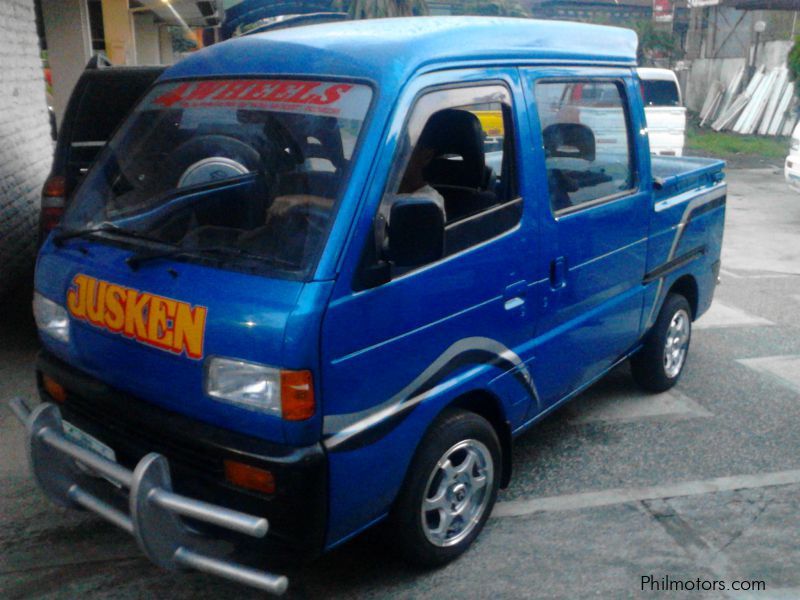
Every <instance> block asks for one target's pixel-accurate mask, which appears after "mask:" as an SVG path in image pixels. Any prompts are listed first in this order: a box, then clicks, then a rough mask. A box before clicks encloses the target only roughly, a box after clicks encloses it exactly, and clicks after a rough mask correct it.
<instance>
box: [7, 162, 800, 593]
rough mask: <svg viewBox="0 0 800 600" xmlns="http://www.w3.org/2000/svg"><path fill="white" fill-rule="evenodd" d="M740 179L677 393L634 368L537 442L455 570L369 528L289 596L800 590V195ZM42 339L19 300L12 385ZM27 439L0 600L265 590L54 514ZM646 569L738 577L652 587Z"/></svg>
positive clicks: (564, 415) (11, 341)
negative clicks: (647, 384) (414, 560)
mask: <svg viewBox="0 0 800 600" xmlns="http://www.w3.org/2000/svg"><path fill="white" fill-rule="evenodd" d="M729 185H730V193H729V197H728V217H727V230H726V234H725V242H724V250H723V269H724V270H723V273H722V280H723V285H722V286H720V287H719V288H718V290H717V296H716V300H715V305H714V307H713V308H712V311H710V312H709V314H707V315H706V316H705V317H703V318H702V319H701V320H700V321H698V323H697V327H696V329H695V332H694V338H693V341H692V349H691V352H690V357H689V362H688V364H687V367H686V372H685V374H684V377H683V379H682V380H681V382H680V384H679V385H678V387H677V388H676V389H675V390H673V391H671V392H669V393H667V394H664V395H660V396H648V395H644V394H642V393H641V392H640V391H639V390H638V389H637V388H636V387H635V386H634V385H633V383H632V382H631V380H630V375H629V373H628V369H627V367H626V366H623V367H621V368H619V369H617V370H615V371H614V372H613V373H611V374H610V375H609V376H607V377H606V378H604V379H603V380H602V381H601V382H599V383H598V384H597V385H596V386H594V387H593V388H592V389H591V390H589V391H587V392H586V393H585V394H583V395H582V396H581V397H580V398H578V399H576V401H575V402H573V403H572V404H570V405H569V406H568V407H566V408H565V409H563V410H561V411H559V412H558V413H557V414H555V415H554V416H552V417H551V418H549V419H547V420H546V421H545V422H543V423H542V424H541V425H540V426H538V427H536V428H534V429H533V430H532V431H531V432H529V433H527V434H526V435H525V436H523V437H522V438H521V439H520V440H518V443H517V445H516V449H515V456H514V469H515V473H514V479H513V481H512V484H511V486H510V488H509V489H508V490H506V491H504V492H503V493H502V494H501V496H500V499H499V503H498V506H497V508H496V512H495V516H494V517H493V518H492V519H491V520H490V522H489V524H488V526H487V528H486V530H485V531H484V532H483V534H482V536H481V538H480V539H479V541H478V543H477V544H476V545H475V547H474V548H473V549H472V550H471V551H470V552H468V553H467V554H466V555H465V556H464V557H463V558H461V559H460V560H458V561H456V562H455V563H453V564H451V565H449V566H447V567H446V568H444V569H440V570H436V571H427V572H420V571H418V570H414V569H410V568H409V567H407V566H405V565H404V564H403V563H400V562H398V561H397V560H396V559H394V558H393V557H392V554H391V551H390V546H391V534H390V532H371V533H368V534H367V535H364V536H361V537H360V538H357V539H356V540H353V541H352V542H351V543H349V544H346V545H345V546H343V547H342V548H340V549H338V550H336V551H334V552H333V553H331V554H330V555H328V556H325V557H323V558H322V559H320V560H318V561H316V562H315V563H313V564H312V565H310V566H307V567H304V568H302V569H300V570H298V571H296V572H293V573H290V575H291V576H292V583H291V587H290V597H293V598H328V597H341V598H350V597H353V598H356V597H357V598H386V597H397V598H411V597H421V596H425V597H431V598H450V597H461V598H468V599H470V598H485V597H489V596H491V597H500V598H523V597H524V598H570V599H572V598H590V597H598V598H639V597H645V598H647V597H659V596H662V597H684V596H690V597H693V598H694V597H698V598H704V597H708V598H798V597H800V570H798V567H800V528H799V527H798V521H799V520H800V512H798V504H799V503H800V500H799V499H798V498H800V496H798V491H799V490H800V452H799V451H800V433H798V432H800V368H799V367H798V366H800V336H798V331H800V317H798V314H799V313H800V194H798V193H797V192H794V191H792V190H790V189H789V188H788V187H786V186H785V184H784V182H783V180H782V175H780V174H776V173H775V172H774V171H772V170H747V171H731V172H730V173H729ZM6 314H7V315H8V313H6ZM35 351H36V342H35V339H34V338H33V336H32V334H31V327H30V324H29V322H26V320H25V318H24V317H23V316H22V311H20V312H18V314H17V315H16V316H13V315H12V316H11V318H10V319H9V318H7V319H5V320H3V322H2V323H0V381H2V396H3V397H7V396H10V395H11V394H14V393H27V394H31V393H32V391H33V380H32V372H33V370H32V360H33V356H34V355H35ZM21 441H22V434H21V431H20V428H19V427H18V426H17V424H16V423H15V422H13V417H11V416H10V414H9V412H8V409H7V408H6V407H5V405H3V406H2V407H0V448H1V449H0V596H2V597H12V598H16V597H20V598H21V597H25V598H27V597H36V598H71V597H77V596H81V597H86V598H106V597H120V598H139V597H170V598H216V597H220V596H236V597H257V596H258V595H257V594H256V593H254V592H252V591H250V590H247V589H245V588H242V587H240V586H236V585H232V584H228V583H226V582H223V581H219V580H216V579H213V578H210V577H207V576H204V575H200V574H193V573H187V574H169V573H165V572H163V571H160V570H158V569H157V568H156V567H153V566H152V565H150V564H149V563H148V562H147V561H146V560H145V559H143V558H141V555H140V553H139V551H138V549H137V548H136V545H135V543H134V542H133V540H132V539H130V538H129V537H128V536H127V535H125V534H124V533H122V532H120V531H117V530H116V529H115V528H113V527H112V526H110V525H107V524H105V523H104V522H102V521H101V520H100V519H98V518H95V517H92V516H89V515H85V514H79V513H74V512H69V511H63V510H61V509H58V508H56V507H53V506H52V505H51V504H49V503H48V502H47V501H46V500H45V499H44V498H43V497H42V495H41V494H40V493H38V492H37V491H36V490H35V489H34V486H33V484H32V482H31V480H30V478H29V476H28V475H27V468H26V467H25V465H24V456H23V453H22V452H21V451H20V448H21ZM647 576H650V577H651V579H652V580H653V581H656V582H659V581H664V579H663V578H664V577H669V578H670V579H671V580H673V581H680V582H684V581H687V582H688V581H697V580H698V578H699V579H700V580H701V581H700V582H699V583H704V582H706V581H708V582H723V583H725V584H726V589H724V590H722V589H719V588H718V589H716V590H713V591H712V590H707V591H703V590H702V589H701V590H700V591H693V592H691V593H685V594H683V595H682V594H675V593H670V592H656V591H652V590H651V589H650V588H646V589H645V590H643V589H642V584H641V581H642V577H647ZM740 580H742V581H747V582H753V583H752V586H757V584H756V583H754V582H764V585H765V587H766V591H759V590H745V591H739V590H732V589H730V586H731V585H732V584H733V582H734V581H740Z"/></svg>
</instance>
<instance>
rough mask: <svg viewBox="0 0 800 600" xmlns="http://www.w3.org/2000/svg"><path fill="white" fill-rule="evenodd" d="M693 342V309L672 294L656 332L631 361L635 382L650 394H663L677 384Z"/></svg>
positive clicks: (660, 315)
mask: <svg viewBox="0 0 800 600" xmlns="http://www.w3.org/2000/svg"><path fill="white" fill-rule="evenodd" d="M691 338H692V309H691V307H690V306H689V302H688V301H687V300H686V298H684V297H683V296H681V295H680V294H669V295H668V296H667V298H666V300H664V306H662V307H661V312H660V313H659V314H658V319H656V323H655V325H653V329H652V330H651V331H650V333H649V334H648V335H647V340H646V341H645V344H644V346H643V347H642V349H641V350H639V352H637V353H636V354H635V355H634V356H633V357H632V358H631V371H632V373H633V378H634V380H635V381H636V383H638V384H639V385H640V386H641V387H643V388H644V389H646V390H648V391H651V392H664V391H666V390H668V389H670V388H671V387H672V386H674V385H675V384H676V383H678V379H680V376H681V373H682V372H683V367H684V365H685V364H686V356H687V355H688V353H689V343H690V342H691Z"/></svg>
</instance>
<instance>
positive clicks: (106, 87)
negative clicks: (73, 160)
mask: <svg viewBox="0 0 800 600" xmlns="http://www.w3.org/2000/svg"><path fill="white" fill-rule="evenodd" d="M152 79H153V78H144V79H141V80H140V79H137V78H132V77H102V78H97V79H92V80H90V81H88V82H87V84H86V87H85V88H84V90H83V94H82V96H81V101H80V103H79V105H78V109H77V111H76V112H75V117H74V118H75V122H74V124H73V130H72V131H73V135H72V140H71V141H72V142H73V143H75V142H78V143H81V142H83V143H86V142H101V143H102V144H105V142H107V141H108V138H109V137H111V134H112V133H114V130H115V129H116V128H117V126H118V125H119V124H120V123H121V122H122V119H124V118H125V116H126V115H127V114H128V113H129V112H130V111H131V109H132V108H133V106H134V104H136V101H137V100H138V99H139V98H141V97H142V96H143V95H144V93H145V91H146V90H147V88H148V87H149V86H150V83H151V82H152ZM102 144H101V145H102Z"/></svg>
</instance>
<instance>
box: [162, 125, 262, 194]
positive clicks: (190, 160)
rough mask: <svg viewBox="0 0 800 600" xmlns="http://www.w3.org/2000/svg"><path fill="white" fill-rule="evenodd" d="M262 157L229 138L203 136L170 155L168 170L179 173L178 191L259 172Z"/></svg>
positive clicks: (243, 143)
mask: <svg viewBox="0 0 800 600" xmlns="http://www.w3.org/2000/svg"><path fill="white" fill-rule="evenodd" d="M260 167H261V155H260V154H259V153H258V151H257V150H256V149H255V148H253V147H252V146H250V145H249V144H246V143H245V142H243V141H241V140H239V139H236V138H234V137H231V136H227V135H201V136H199V137H196V138H193V139H191V140H189V141H187V142H184V143H183V144H181V145H180V146H178V147H177V148H175V150H174V151H173V152H172V153H171V154H170V156H169V158H168V159H167V161H166V164H165V169H166V171H167V173H169V174H175V173H177V174H178V176H177V181H176V184H175V187H177V188H183V187H188V186H192V185H200V184H204V183H212V182H214V181H220V180H223V179H230V178H232V177H238V176H240V175H245V174H247V173H252V172H257V171H258V170H259V169H260Z"/></svg>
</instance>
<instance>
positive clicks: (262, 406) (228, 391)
mask: <svg viewBox="0 0 800 600" xmlns="http://www.w3.org/2000/svg"><path fill="white" fill-rule="evenodd" d="M205 389H206V394H208V395H209V396H211V397H212V398H217V399H219V400H223V401H225V402H230V403H231V404H237V405H239V406H243V407H246V408H250V409H252V410H257V411H260V412H264V413H267V414H271V415H275V416H276V417H283V418H284V419H287V420H290V421H300V420H303V419H308V418H309V417H311V416H312V415H313V414H314V409H315V404H314V388H313V380H312V377H311V372H310V371H287V370H281V369H276V368H274V367H268V366H267V365H260V364H258V363H252V362H247V361H244V360H235V359H231V358H220V357H216V356H214V357H211V358H210V359H208V363H207V367H206V381H205Z"/></svg>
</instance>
